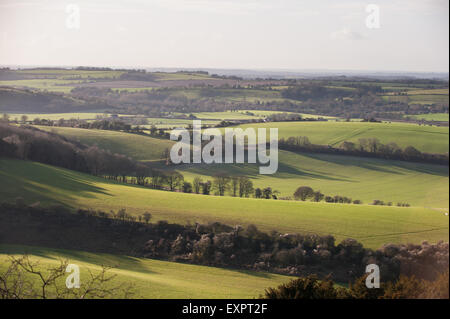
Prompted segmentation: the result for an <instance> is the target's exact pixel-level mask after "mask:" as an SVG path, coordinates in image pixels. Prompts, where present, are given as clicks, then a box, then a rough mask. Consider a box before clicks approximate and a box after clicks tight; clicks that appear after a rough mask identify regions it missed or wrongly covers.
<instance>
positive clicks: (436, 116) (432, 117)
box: [405, 113, 449, 122]
mask: <svg viewBox="0 0 450 319" xmlns="http://www.w3.org/2000/svg"><path fill="white" fill-rule="evenodd" d="M405 117H410V118H413V119H416V120H425V121H442V122H448V121H449V117H448V113H429V114H417V115H405Z"/></svg>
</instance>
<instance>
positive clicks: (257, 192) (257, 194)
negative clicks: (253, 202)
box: [255, 188, 262, 198]
mask: <svg viewBox="0 0 450 319" xmlns="http://www.w3.org/2000/svg"><path fill="white" fill-rule="evenodd" d="M261 197H262V191H261V188H256V189H255V198H261Z"/></svg>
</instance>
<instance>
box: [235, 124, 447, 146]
mask: <svg viewBox="0 0 450 319" xmlns="http://www.w3.org/2000/svg"><path fill="white" fill-rule="evenodd" d="M240 127H242V128H247V127H253V128H255V129H257V128H278V137H279V138H281V137H284V138H288V137H291V136H294V137H295V136H307V137H308V138H309V140H310V141H311V143H313V144H322V145H332V146H335V147H337V146H339V144H340V143H342V142H344V141H351V142H358V139H360V138H378V139H379V140H380V142H381V143H384V144H387V143H390V142H395V143H397V144H398V145H399V146H400V147H403V148H404V147H406V146H410V145H411V146H414V147H415V148H417V149H418V150H420V151H422V152H428V153H448V150H449V148H448V145H449V144H448V140H449V130H448V127H436V126H425V125H418V124H407V123H367V122H335V121H329V122H273V123H256V124H245V125H241V126H240Z"/></svg>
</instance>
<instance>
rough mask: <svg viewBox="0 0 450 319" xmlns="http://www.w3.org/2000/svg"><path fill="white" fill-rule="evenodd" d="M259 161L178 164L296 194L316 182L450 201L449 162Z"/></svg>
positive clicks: (382, 196) (433, 202) (433, 203)
mask: <svg viewBox="0 0 450 319" xmlns="http://www.w3.org/2000/svg"><path fill="white" fill-rule="evenodd" d="M258 167H259V166H258V165H255V164H234V165H229V164H227V165H223V164H216V165H207V164H202V165H198V164H196V165H193V164H191V165H184V166H183V167H182V168H181V169H178V171H180V172H181V173H182V174H183V175H184V176H185V179H186V180H189V181H192V180H193V179H194V177H195V176H203V179H205V180H206V179H210V180H212V177H211V176H213V175H214V174H217V173H218V172H224V173H227V174H228V175H230V176H233V175H234V176H248V177H249V178H250V179H251V180H252V181H253V183H254V186H255V187H261V188H263V187H267V186H270V187H272V189H276V190H278V191H280V192H281V194H280V196H292V194H293V193H294V191H295V190H296V189H297V187H299V186H303V185H306V186H310V187H312V188H314V189H316V190H321V191H322V193H324V194H326V195H344V196H347V197H350V198H353V199H359V200H362V201H363V202H364V203H367V204H368V203H372V202H373V200H374V199H379V200H383V201H385V202H389V201H391V202H393V203H397V202H407V203H409V204H411V205H415V206H423V207H448V205H449V196H448V190H449V178H448V167H446V166H440V165H428V164H419V163H408V162H401V161H388V160H381V159H370V158H358V157H350V156H337V155H328V154H296V153H292V152H287V151H280V152H279V168H278V171H277V173H275V174H273V175H260V174H259V168H258Z"/></svg>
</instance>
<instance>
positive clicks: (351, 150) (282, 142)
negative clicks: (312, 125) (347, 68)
mask: <svg viewBox="0 0 450 319" xmlns="http://www.w3.org/2000/svg"><path fill="white" fill-rule="evenodd" d="M278 147H279V148H280V149H284V150H288V151H296V152H311V153H326V154H336V155H349V156H362V157H375V158H383V159H391V160H401V161H409V162H419V163H432V164H440V165H448V163H449V158H448V153H447V154H431V153H423V152H421V151H419V150H418V149H416V148H415V147H413V146H407V147H405V148H404V149H402V148H401V147H399V146H398V145H397V144H396V143H387V144H383V143H381V142H380V141H379V140H378V139H377V138H361V139H359V140H358V142H349V141H344V142H342V143H341V144H340V145H339V147H333V146H331V145H318V144H312V143H311V142H310V140H309V138H308V137H307V136H297V137H289V138H287V139H285V138H281V139H279V141H278Z"/></svg>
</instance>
